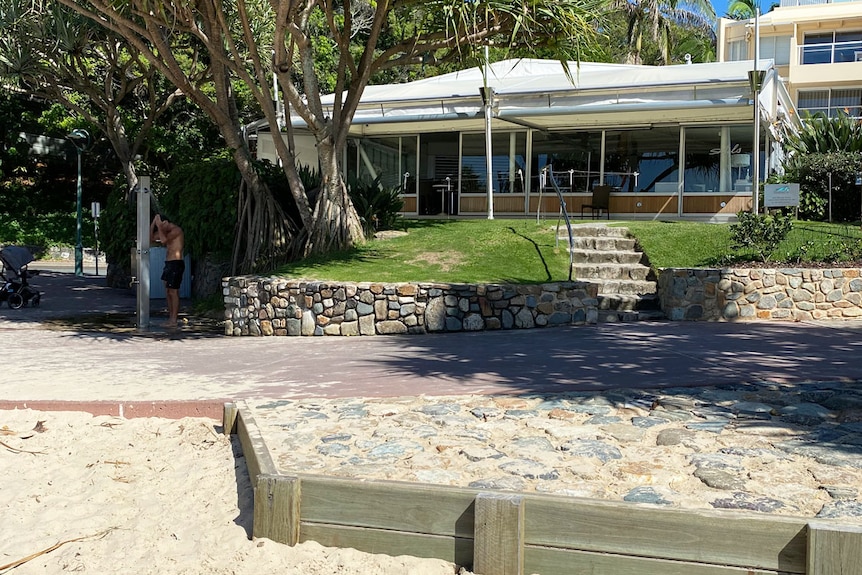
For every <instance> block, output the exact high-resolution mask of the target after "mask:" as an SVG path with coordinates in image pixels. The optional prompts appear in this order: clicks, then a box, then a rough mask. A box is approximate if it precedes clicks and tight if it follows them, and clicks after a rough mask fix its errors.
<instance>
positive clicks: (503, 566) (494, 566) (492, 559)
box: [473, 493, 524, 575]
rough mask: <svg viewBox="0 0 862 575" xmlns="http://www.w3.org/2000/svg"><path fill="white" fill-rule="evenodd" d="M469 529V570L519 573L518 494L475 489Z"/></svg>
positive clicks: (495, 574) (520, 531) (497, 574)
mask: <svg viewBox="0 0 862 575" xmlns="http://www.w3.org/2000/svg"><path fill="white" fill-rule="evenodd" d="M473 530H474V537H475V540H474V543H473V545H474V550H473V571H474V572H475V573H476V574H477V575H523V573H524V498H523V497H522V496H520V495H502V494H492V493H479V494H478V495H477V496H476V511H475V523H474V526H473Z"/></svg>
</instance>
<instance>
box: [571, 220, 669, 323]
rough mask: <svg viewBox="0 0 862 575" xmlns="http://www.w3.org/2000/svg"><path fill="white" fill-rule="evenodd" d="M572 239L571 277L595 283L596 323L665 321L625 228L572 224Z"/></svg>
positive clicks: (647, 269)
mask: <svg viewBox="0 0 862 575" xmlns="http://www.w3.org/2000/svg"><path fill="white" fill-rule="evenodd" d="M572 236H573V242H574V247H573V249H572V262H573V263H572V277H573V278H574V279H577V280H582V281H589V282H591V283H596V284H599V295H598V300H599V303H598V308H599V317H598V321H599V322H617V321H641V320H655V319H664V318H665V315H664V313H663V312H662V311H661V305H660V301H659V298H658V294H657V291H658V285H657V283H656V281H655V277H654V273H653V271H652V269H651V268H650V266H649V263H648V261H647V259H646V256H645V255H644V254H643V252H641V251H639V250H638V247H637V245H636V242H635V240H634V238H632V237H630V236H629V235H628V230H627V229H626V228H621V227H610V226H607V225H573V226H572ZM561 241H564V242H565V243H566V245H568V241H569V239H568V236H566V237H565V238H561Z"/></svg>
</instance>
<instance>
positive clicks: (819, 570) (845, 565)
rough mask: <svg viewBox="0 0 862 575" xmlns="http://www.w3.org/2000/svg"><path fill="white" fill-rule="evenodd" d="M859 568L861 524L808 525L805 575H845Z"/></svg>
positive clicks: (861, 563)
mask: <svg viewBox="0 0 862 575" xmlns="http://www.w3.org/2000/svg"><path fill="white" fill-rule="evenodd" d="M860 568H862V526H858V525H841V524H836V523H826V522H810V523H809V524H808V575H849V574H850V573H859V569H860Z"/></svg>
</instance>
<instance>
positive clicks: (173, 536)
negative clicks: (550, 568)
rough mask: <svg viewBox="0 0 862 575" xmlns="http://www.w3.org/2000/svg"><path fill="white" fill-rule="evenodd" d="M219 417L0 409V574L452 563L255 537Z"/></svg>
mask: <svg viewBox="0 0 862 575" xmlns="http://www.w3.org/2000/svg"><path fill="white" fill-rule="evenodd" d="M40 421H41V422H42V424H41V426H37V423H38V422H40ZM216 423H217V422H214V421H212V420H209V419H198V418H186V419H181V420H168V419H158V418H142V419H120V418H115V417H106V416H100V417H93V416H91V415H89V414H87V413H80V412H39V411H33V410H15V411H0V442H2V443H3V445H0V573H6V572H7V570H8V572H10V573H14V575H24V574H40V575H45V574H48V575H50V574H54V573H67V572H75V573H93V574H98V575H105V574H111V575H121V574H124V573H131V574H144V573H153V574H156V573H157V574H159V575H166V574H182V575H198V574H200V575H222V574H224V575H227V574H231V575H240V574H246V573H247V574H260V573H279V574H286V575H300V574H302V575H324V574H325V575H329V574H338V575H352V574H355V575H378V574H379V575H384V574H385V575H389V574H392V575H452V574H453V573H455V572H456V571H455V570H456V567H455V566H454V565H453V564H451V563H447V562H445V561H439V560H433V559H416V558H413V557H389V556H385V555H371V554H368V553H362V552H359V551H356V550H352V549H332V548H326V547H322V546H320V545H318V544H315V543H303V544H300V545H297V546H296V547H288V546H286V545H281V544H278V543H274V542H273V541H270V540H268V539H258V540H250V533H251V522H252V491H251V487H250V484H249V479H248V475H247V472H246V469H245V461H244V459H242V458H241V457H239V458H238V457H236V456H235V454H234V451H235V450H236V449H237V447H235V446H234V445H233V444H232V442H231V440H230V439H229V438H227V437H225V436H223V435H221V434H220V433H218V432H217V431H216V429H215V428H214V425H215V424H216ZM34 428H37V429H42V431H38V430H34ZM58 544H59V545H58ZM54 546H56V548H54V549H53V550H50V551H48V552H44V551H46V550H49V549H50V548H52V547H54ZM31 555H35V557H33V558H32V559H30V560H27V561H24V560H25V559H27V558H28V557H30V556H31ZM20 561H24V562H23V563H21V564H20V566H18V567H15V568H14V569H12V568H11V567H12V566H14V565H15V564H17V563H18V562H20Z"/></svg>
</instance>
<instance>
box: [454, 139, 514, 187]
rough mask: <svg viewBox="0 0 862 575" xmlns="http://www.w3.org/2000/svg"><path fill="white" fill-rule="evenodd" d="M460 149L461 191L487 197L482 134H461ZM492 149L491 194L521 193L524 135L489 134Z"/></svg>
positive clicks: (486, 173) (485, 155)
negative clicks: (484, 194) (492, 191)
mask: <svg viewBox="0 0 862 575" xmlns="http://www.w3.org/2000/svg"><path fill="white" fill-rule="evenodd" d="M461 146H462V149H461V191H462V192H464V193H486V192H487V190H488V184H487V181H488V171H487V153H486V151H485V134H484V133H481V134H464V135H463V138H462V140H461ZM491 149H492V153H493V158H492V160H491V162H492V163H491V174H492V177H493V180H492V182H491V185H492V186H493V188H494V193H495V194H506V193H513V192H514V193H523V191H524V170H525V168H526V161H525V157H526V153H527V133H526V132H492V134H491Z"/></svg>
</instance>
